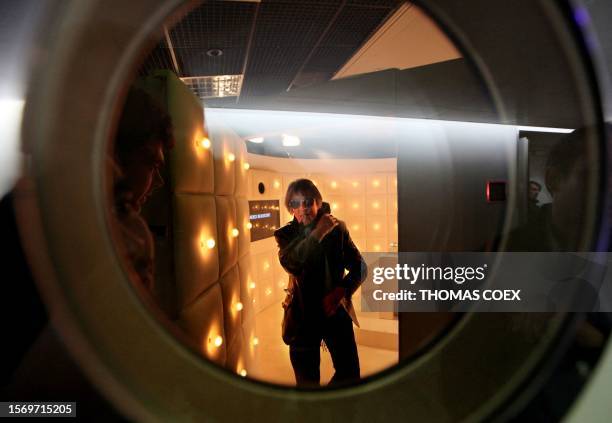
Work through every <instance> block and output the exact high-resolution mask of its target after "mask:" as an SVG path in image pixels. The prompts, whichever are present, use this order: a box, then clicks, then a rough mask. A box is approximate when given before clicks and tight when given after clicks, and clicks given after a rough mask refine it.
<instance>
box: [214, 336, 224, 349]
mask: <svg viewBox="0 0 612 423" xmlns="http://www.w3.org/2000/svg"><path fill="white" fill-rule="evenodd" d="M221 344H223V338H222V337H221V336H217V337H216V338H215V347H217V348H218V347H220V346H221Z"/></svg>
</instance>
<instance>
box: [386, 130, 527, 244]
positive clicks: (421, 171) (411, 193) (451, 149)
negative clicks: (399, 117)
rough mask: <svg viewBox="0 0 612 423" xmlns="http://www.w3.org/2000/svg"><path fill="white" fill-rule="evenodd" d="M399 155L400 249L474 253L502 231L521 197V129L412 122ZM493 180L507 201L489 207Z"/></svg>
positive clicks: (405, 131) (401, 144)
mask: <svg viewBox="0 0 612 423" xmlns="http://www.w3.org/2000/svg"><path fill="white" fill-rule="evenodd" d="M404 136H405V139H406V142H403V143H400V148H399V156H398V187H399V230H400V234H399V239H400V241H399V244H400V245H399V247H400V250H401V251H444V250H446V251H470V250H477V249H479V248H482V247H483V246H484V245H485V243H486V242H487V241H488V240H491V239H492V238H494V237H495V235H496V234H498V233H499V231H500V230H501V229H502V227H503V225H504V222H505V219H506V218H508V219H510V218H511V216H509V214H508V213H506V210H507V209H509V210H512V209H513V207H514V202H515V199H516V195H517V193H516V187H517V180H516V177H517V176H516V152H517V140H518V130H517V129H516V128H514V127H510V126H501V125H486V124H472V123H460V122H434V121H432V122H431V123H428V124H424V123H423V124H419V123H413V124H411V125H409V126H407V127H406V128H405V129H404ZM488 180H506V181H508V200H507V201H506V202H503V203H487V201H486V196H485V186H486V182H487V181H488Z"/></svg>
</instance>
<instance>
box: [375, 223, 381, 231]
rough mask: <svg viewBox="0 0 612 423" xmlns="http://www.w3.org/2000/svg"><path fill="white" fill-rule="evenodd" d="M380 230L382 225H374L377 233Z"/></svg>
mask: <svg viewBox="0 0 612 423" xmlns="http://www.w3.org/2000/svg"><path fill="white" fill-rule="evenodd" d="M379 229H380V225H379V224H378V223H375V224H374V230H375V231H377V230H379Z"/></svg>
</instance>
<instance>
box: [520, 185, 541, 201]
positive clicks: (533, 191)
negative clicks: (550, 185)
mask: <svg viewBox="0 0 612 423" xmlns="http://www.w3.org/2000/svg"><path fill="white" fill-rule="evenodd" d="M538 194H540V187H539V186H537V185H536V184H529V199H530V200H536V199H537V198H538ZM523 198H524V197H523Z"/></svg>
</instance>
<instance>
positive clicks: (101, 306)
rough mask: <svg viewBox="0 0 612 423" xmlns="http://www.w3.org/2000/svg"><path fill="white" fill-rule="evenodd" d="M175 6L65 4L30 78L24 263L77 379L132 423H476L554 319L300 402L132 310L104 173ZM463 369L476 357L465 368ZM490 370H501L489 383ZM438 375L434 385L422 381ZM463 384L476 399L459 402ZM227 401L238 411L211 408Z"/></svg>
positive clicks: (462, 340)
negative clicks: (137, 71) (78, 372)
mask: <svg viewBox="0 0 612 423" xmlns="http://www.w3.org/2000/svg"><path fill="white" fill-rule="evenodd" d="M179 3H180V2H179V1H178V0H174V1H171V2H167V1H154V0H138V1H133V2H120V1H115V0H113V1H109V0H98V1H91V2H78V1H74V2H72V3H70V5H69V6H68V7H66V9H65V10H64V11H63V12H64V13H65V14H64V15H63V16H62V19H61V21H60V22H59V24H58V25H57V27H56V28H55V30H54V34H53V37H50V39H49V40H47V42H48V47H49V50H48V55H49V64H48V66H47V67H46V68H45V72H38V73H37V74H35V75H34V78H33V85H32V87H33V89H32V90H31V92H30V94H29V97H28V101H27V106H26V114H25V117H24V122H25V123H24V128H25V129H24V137H25V141H26V145H27V146H28V148H29V150H30V153H31V156H32V166H31V167H30V173H29V179H30V181H31V182H32V183H33V189H31V190H28V191H27V194H28V196H27V202H28V205H29V206H32V205H34V206H36V208H37V210H40V211H43V210H44V214H43V213H40V214H39V215H38V216H33V217H32V216H30V217H29V219H30V220H29V221H28V225H29V229H28V230H26V231H25V232H26V234H27V237H28V239H27V242H28V243H30V244H31V245H30V247H29V248H27V250H28V253H29V255H30V258H31V259H32V260H33V262H34V265H35V266H34V267H35V268H36V269H35V272H36V273H37V276H38V282H39V284H40V287H41V290H42V292H43V295H44V297H45V300H46V302H47V304H48V305H49V306H50V309H51V315H52V316H53V318H54V319H55V322H56V323H57V325H58V329H59V330H60V332H61V334H62V335H63V337H64V339H65V340H66V341H67V343H68V345H69V347H70V349H71V351H72V352H73V353H74V355H75V357H76V358H77V360H78V361H79V363H80V365H81V366H82V367H83V368H84V369H85V370H86V372H87V374H88V376H89V377H90V378H92V379H93V380H94V381H95V383H96V384H97V385H98V386H99V387H100V388H101V389H102V390H103V392H104V393H105V394H106V396H107V397H108V398H109V399H111V401H113V403H115V404H116V405H117V406H118V407H119V408H120V409H121V410H122V411H123V412H124V413H126V414H127V415H129V416H132V417H134V418H137V419H159V420H166V419H168V418H172V419H174V420H196V419H198V420H200V419H202V420H237V419H246V420H254V419H256V418H257V416H258V413H261V412H265V413H268V414H267V415H268V417H269V418H270V417H271V418H272V419H278V420H280V419H291V420H296V419H297V420H311V419H317V418H320V417H321V416H322V415H324V416H325V417H326V418H327V419H329V420H332V419H334V418H346V417H347V416H350V418H352V419H359V420H374V419H375V420H379V419H383V418H402V417H405V418H412V419H417V420H419V419H428V420H440V421H445V420H458V419H467V418H478V417H483V416H486V415H488V413H489V412H490V411H491V410H492V409H493V408H495V407H496V406H497V405H498V404H499V403H500V402H502V401H504V400H505V399H507V398H508V397H509V396H510V395H511V394H512V391H513V390H514V389H515V387H516V386H517V385H519V384H520V383H521V382H522V381H523V380H524V379H525V378H526V377H527V376H528V375H529V373H530V371H531V370H532V369H533V367H534V366H535V365H536V364H537V363H538V362H539V361H540V360H541V359H542V358H543V356H544V354H545V352H546V351H547V349H548V347H549V346H550V345H551V343H552V342H553V341H554V339H555V333H556V330H557V329H558V328H560V327H562V326H563V322H564V316H550V318H549V319H546V320H545V323H546V324H547V325H548V326H547V327H549V328H550V330H549V331H548V332H547V333H548V334H549V336H547V337H545V338H544V339H541V338H540V337H538V339H533V338H531V337H529V336H526V335H525V332H524V331H521V330H518V331H516V332H512V331H511V330H510V327H515V325H516V319H514V318H511V317H507V316H502V315H499V316H497V317H493V318H496V319H499V322H498V323H499V325H500V327H503V328H506V329H507V332H504V333H503V334H504V337H505V339H499V340H498V341H499V342H490V343H488V344H489V345H487V344H486V343H484V342H482V341H483V339H482V338H483V336H482V334H483V333H486V332H487V329H488V327H489V323H490V320H491V318H492V317H491V316H483V315H480V316H479V315H471V316H468V317H466V318H465V319H463V320H462V321H461V322H460V323H459V324H458V325H457V326H456V327H455V328H454V330H453V331H452V333H451V334H449V336H447V337H446V338H445V339H443V340H441V341H440V342H438V343H437V344H436V345H434V346H433V347H432V348H431V349H430V350H429V351H428V352H427V354H424V355H423V356H421V357H419V358H418V359H416V360H414V361H413V362H411V363H409V364H407V365H404V366H400V367H398V368H397V369H394V370H393V371H390V372H386V373H385V374H384V375H383V376H381V377H377V378H373V379H372V380H371V381H368V382H367V383H363V384H358V385H356V386H354V387H350V388H345V389H339V390H321V391H314V392H300V391H297V390H294V389H289V388H284V387H275V386H271V385H267V384H261V383H255V382H248V381H244V380H242V379H240V378H238V377H237V376H233V375H230V374H229V373H227V372H225V371H223V370H222V369H220V368H217V367H216V366H215V365H213V364H211V363H208V362H206V361H204V360H202V359H200V358H198V357H196V356H195V355H194V354H193V353H192V352H191V351H189V350H188V349H187V348H185V347H184V346H182V345H180V344H179V343H178V341H177V340H176V338H174V337H173V336H172V335H171V334H170V333H169V332H168V331H167V330H166V329H165V328H164V327H163V326H162V325H160V323H159V320H158V319H156V318H155V317H153V316H152V315H151V313H150V311H149V309H148V308H147V307H146V306H144V305H143V303H142V301H141V300H140V298H139V297H138V296H137V295H136V293H135V292H134V291H133V289H132V288H131V286H130V283H129V282H128V281H127V278H126V275H125V273H124V272H123V271H122V267H121V263H120V260H119V259H118V257H117V253H116V251H115V248H114V246H113V241H112V238H111V236H110V231H109V228H108V223H107V215H106V212H105V208H106V204H107V202H106V199H107V196H106V193H105V192H104V177H105V175H104V166H103V162H104V154H105V151H106V143H107V139H108V135H109V133H110V132H111V130H112V128H111V122H112V120H113V117H114V116H113V113H114V110H115V109H116V108H115V105H116V104H117V99H118V98H120V97H121V92H122V90H124V89H125V87H124V81H126V80H127V78H128V76H130V75H131V72H132V70H133V67H134V63H135V61H136V60H137V59H138V58H139V57H140V56H139V55H140V53H141V51H142V46H143V45H144V44H145V43H146V40H147V37H148V36H149V35H150V34H151V33H153V31H154V29H155V28H156V27H157V26H159V25H160V24H161V22H162V21H163V20H164V19H165V18H166V17H167V16H168V15H169V14H170V13H171V12H172V11H174V10H175V9H176V8H177V7H179V6H180V4H179ZM134 22H138V23H139V25H138V27H135V25H134ZM73 175H79V176H80V178H79V179H78V180H76V181H75V180H74V178H73ZM81 176H82V177H81ZM24 207H25V203H24ZM32 219H35V220H36V222H37V223H35V222H34V220H32ZM20 223H21V224H22V226H23V224H24V222H23V220H21V222H20ZM593 224H594V223H592V225H593ZM589 230H590V232H594V228H593V227H590V228H589ZM75 254H78V258H79V259H78V260H75ZM126 316H129V319H126V318H125V317H126ZM531 323H533V322H531ZM491 344H494V345H491ZM509 351H510V352H512V353H514V354H515V355H514V356H513V359H512V360H510V359H509V358H508V355H509ZM472 357H480V358H479V360H472V363H471V364H469V360H471V358H472ZM502 358H506V359H508V361H511V363H510V362H507V363H506V366H505V367H507V368H505V369H499V372H500V373H499V374H492V373H495V372H491V371H490V370H491V368H494V367H495V365H496V361H497V360H499V359H502ZM466 360H467V361H466ZM457 362H461V363H462V365H465V366H457V365H456V363H457ZM487 366H491V367H487ZM483 367H484V368H487V369H488V370H487V372H483V371H482V368H483ZM441 376H443V377H444V381H443V382H444V386H442V382H436V381H435V379H436V378H440V377H441ZM466 378H470V379H471V380H472V383H481V384H482V389H481V390H479V391H478V392H474V393H473V394H470V395H466V393H465V392H464V388H462V386H463V383H464V382H465V380H466ZM440 380H441V379H440ZM457 392H460V393H462V394H464V395H465V396H463V397H461V398H458V397H457V395H456V394H457ZM227 399H231V401H232V403H234V404H239V406H236V407H224V408H222V407H219V404H221V403H223V402H225V401H227Z"/></svg>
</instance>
